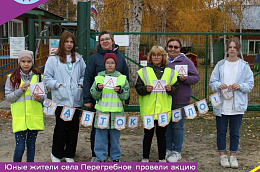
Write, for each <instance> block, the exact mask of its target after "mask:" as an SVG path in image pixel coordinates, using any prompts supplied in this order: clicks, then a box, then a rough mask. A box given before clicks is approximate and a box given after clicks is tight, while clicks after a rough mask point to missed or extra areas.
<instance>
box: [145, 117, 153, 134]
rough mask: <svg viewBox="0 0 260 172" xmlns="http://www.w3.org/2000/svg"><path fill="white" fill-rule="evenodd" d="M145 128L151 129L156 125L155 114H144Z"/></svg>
mask: <svg viewBox="0 0 260 172" xmlns="http://www.w3.org/2000/svg"><path fill="white" fill-rule="evenodd" d="M143 124H144V128H146V129H148V130H150V129H152V128H153V127H154V120H153V115H144V116H143Z"/></svg>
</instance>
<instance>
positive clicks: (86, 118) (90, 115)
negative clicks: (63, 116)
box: [80, 110, 95, 127]
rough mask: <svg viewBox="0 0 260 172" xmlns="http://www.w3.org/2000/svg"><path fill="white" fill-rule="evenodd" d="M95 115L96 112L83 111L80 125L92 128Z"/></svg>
mask: <svg viewBox="0 0 260 172" xmlns="http://www.w3.org/2000/svg"><path fill="white" fill-rule="evenodd" d="M94 114H95V113H94V112H91V111H86V110H83V111H82V115H81V120H80V124H81V125H83V126H84V127H89V126H92V122H93V119H94Z"/></svg>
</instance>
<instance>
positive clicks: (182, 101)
mask: <svg viewBox="0 0 260 172" xmlns="http://www.w3.org/2000/svg"><path fill="white" fill-rule="evenodd" d="M166 46H167V48H166V49H167V52H168V60H169V62H168V67H170V68H172V69H175V70H177V72H178V73H179V76H178V83H179V91H178V92H177V94H176V95H174V96H173V97H172V110H175V109H181V114H180V115H178V116H177V117H179V118H180V120H179V121H178V122H176V121H174V122H173V121H172V120H171V121H170V123H169V125H168V126H167V130H166V149H167V150H166V160H167V161H169V162H177V161H179V160H180V159H181V150H182V144H183V138H184V118H185V112H184V109H183V107H184V106H187V105H189V104H190V97H191V93H192V90H191V85H194V84H196V83H197V82H199V80H200V76H199V74H198V71H197V69H196V67H195V66H194V64H193V62H192V61H191V60H190V59H189V58H188V57H186V56H185V54H183V53H181V52H180V50H181V47H182V44H181V41H180V40H179V39H178V38H171V39H169V40H168V42H167V44H166Z"/></svg>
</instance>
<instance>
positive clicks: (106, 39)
mask: <svg viewBox="0 0 260 172" xmlns="http://www.w3.org/2000/svg"><path fill="white" fill-rule="evenodd" d="M110 39H111V38H110V37H106V38H102V39H100V42H103V41H108V40H110Z"/></svg>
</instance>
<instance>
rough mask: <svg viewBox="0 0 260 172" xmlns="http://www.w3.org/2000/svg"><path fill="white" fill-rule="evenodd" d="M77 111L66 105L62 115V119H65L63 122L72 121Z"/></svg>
mask: <svg viewBox="0 0 260 172" xmlns="http://www.w3.org/2000/svg"><path fill="white" fill-rule="evenodd" d="M75 110H76V109H75V108H74V107H70V106H66V105H64V106H63V109H62V111H61V114H60V118H61V119H63V121H71V120H72V118H73V115H74V113H75Z"/></svg>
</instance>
